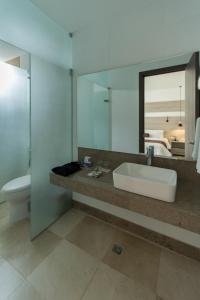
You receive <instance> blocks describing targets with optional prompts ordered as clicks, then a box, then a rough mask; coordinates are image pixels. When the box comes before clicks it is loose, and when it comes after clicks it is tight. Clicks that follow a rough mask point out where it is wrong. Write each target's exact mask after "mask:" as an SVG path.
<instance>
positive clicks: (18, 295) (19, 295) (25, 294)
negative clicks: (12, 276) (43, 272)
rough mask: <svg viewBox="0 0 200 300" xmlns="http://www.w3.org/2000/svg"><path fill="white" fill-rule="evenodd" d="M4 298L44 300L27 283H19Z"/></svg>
mask: <svg viewBox="0 0 200 300" xmlns="http://www.w3.org/2000/svg"><path fill="white" fill-rule="evenodd" d="M6 300H45V299H44V298H43V299H42V298H41V297H40V295H39V293H38V292H37V291H36V290H35V289H34V288H33V287H32V286H31V285H30V284H29V283H28V282H25V283H24V284H22V285H20V286H19V287H18V288H17V289H16V290H15V291H14V292H13V293H12V294H11V295H10V296H9V297H8V298H6Z"/></svg>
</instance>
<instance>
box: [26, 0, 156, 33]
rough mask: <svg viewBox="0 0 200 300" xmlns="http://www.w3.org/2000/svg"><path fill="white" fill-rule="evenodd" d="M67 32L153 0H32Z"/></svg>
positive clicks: (121, 13)
mask: <svg viewBox="0 0 200 300" xmlns="http://www.w3.org/2000/svg"><path fill="white" fill-rule="evenodd" d="M31 1H32V2H33V3H34V4H35V5H37V6H38V7H39V8H40V9H41V10H42V11H43V12H44V13H46V14H47V15H48V16H49V17H51V18H52V19H54V20H55V21H56V22H57V23H58V24H59V25H60V26H62V27H63V28H64V29H65V30H66V31H67V32H76V31H79V30H81V29H84V28H85V27H88V26H89V25H91V24H98V23H101V22H102V23H104V22H105V21H108V20H112V19H113V18H117V17H119V16H120V15H126V13H128V12H130V10H135V9H137V8H138V9H139V8H142V7H143V8H145V6H144V4H145V3H147V2H152V1H153V0H148V1H145V0H56V1H55V0H48V1H47V0H31ZM154 1H155V0H154ZM161 1H162V0H161Z"/></svg>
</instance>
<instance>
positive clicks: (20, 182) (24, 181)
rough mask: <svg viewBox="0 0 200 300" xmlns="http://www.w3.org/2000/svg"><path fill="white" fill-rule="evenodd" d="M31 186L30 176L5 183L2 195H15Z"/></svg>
mask: <svg viewBox="0 0 200 300" xmlns="http://www.w3.org/2000/svg"><path fill="white" fill-rule="evenodd" d="M30 186H31V175H26V176H22V177H18V178H15V179H13V180H11V181H9V182H8V183H6V184H5V185H4V186H3V187H2V189H1V192H2V193H15V192H19V191H23V190H25V189H27V188H29V187H30Z"/></svg>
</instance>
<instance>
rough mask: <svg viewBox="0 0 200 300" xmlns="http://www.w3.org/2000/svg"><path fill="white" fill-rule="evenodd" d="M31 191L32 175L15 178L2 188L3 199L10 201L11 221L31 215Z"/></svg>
mask: <svg viewBox="0 0 200 300" xmlns="http://www.w3.org/2000/svg"><path fill="white" fill-rule="evenodd" d="M30 193H31V175H26V176H22V177H18V178H15V179H13V180H11V181H9V182H8V183H6V184H5V185H4V186H3V187H2V189H1V199H2V201H6V202H7V203H8V208H9V215H10V223H15V222H17V221H19V220H22V219H25V218H27V217H28V216H29V212H28V202H29V199H30Z"/></svg>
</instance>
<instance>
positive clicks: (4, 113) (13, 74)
mask: <svg viewBox="0 0 200 300" xmlns="http://www.w3.org/2000/svg"><path fill="white" fill-rule="evenodd" d="M0 50H1V49H0ZM29 86H30V80H29V75H28V72H27V71H26V70H24V69H20V68H19V67H16V66H14V65H11V64H10V63H5V62H0V189H1V188H2V186H3V185H4V184H5V183H7V182H8V181H10V180H12V179H14V178H17V177H20V176H23V175H25V174H26V173H27V171H28V168H29V149H30V126H29V124H30V95H29ZM0 202H1V199H0Z"/></svg>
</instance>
